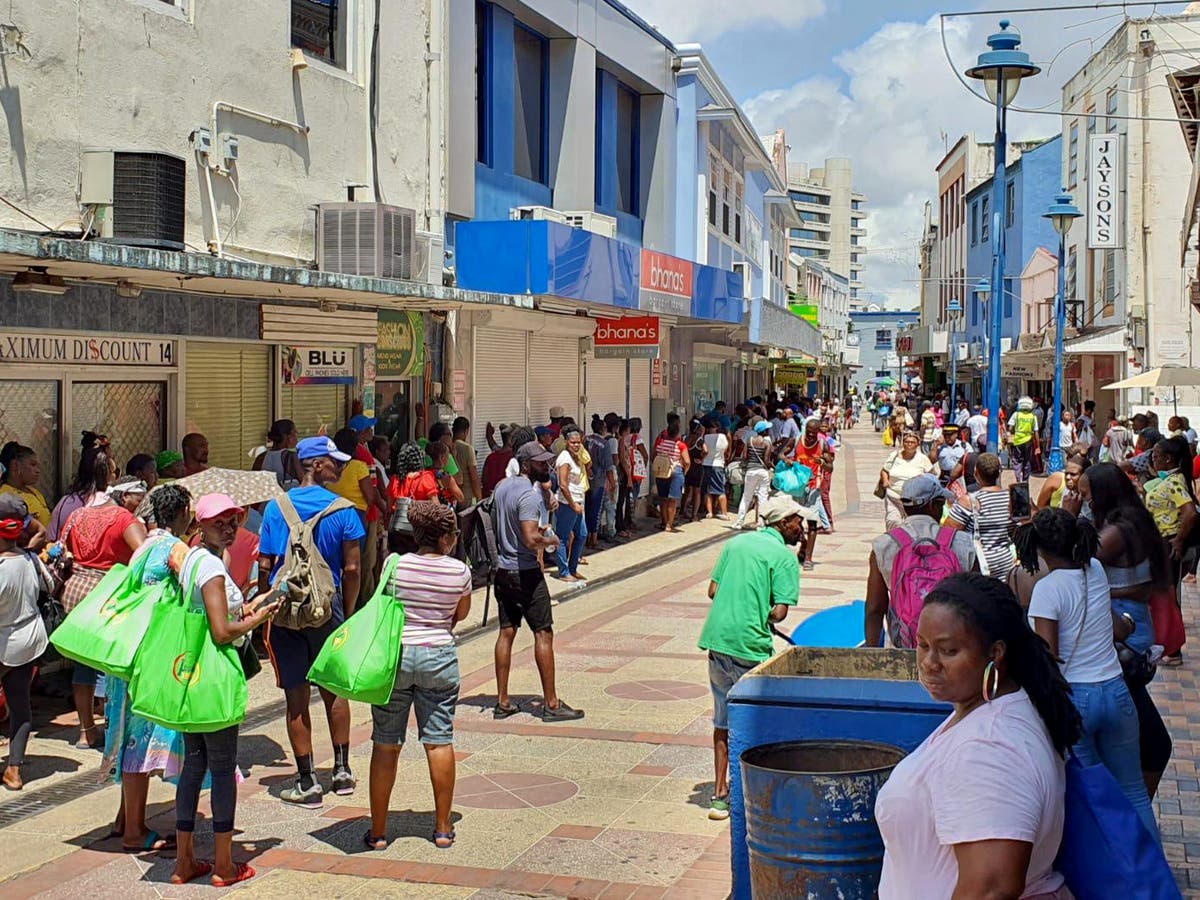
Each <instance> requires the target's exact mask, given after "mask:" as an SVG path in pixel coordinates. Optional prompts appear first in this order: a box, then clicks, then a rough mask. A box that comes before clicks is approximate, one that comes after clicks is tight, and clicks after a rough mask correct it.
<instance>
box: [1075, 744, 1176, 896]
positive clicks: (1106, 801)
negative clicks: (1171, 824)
mask: <svg viewBox="0 0 1200 900" xmlns="http://www.w3.org/2000/svg"><path fill="white" fill-rule="evenodd" d="M1064 806H1065V810H1064V812H1065V815H1064V823H1063V837H1062V845H1061V846H1060V847H1059V851H1058V859H1057V860H1055V864H1054V867H1055V868H1056V869H1057V870H1058V871H1060V872H1062V873H1063V876H1064V877H1065V878H1066V879H1067V887H1069V888H1070V889H1071V893H1072V894H1074V895H1075V900H1112V898H1113V897H1120V898H1121V900H1182V897H1183V895H1182V894H1181V893H1180V892H1179V886H1178V885H1177V884H1176V883H1175V876H1174V875H1172V874H1171V867H1170V865H1169V864H1168V863H1167V858H1166V856H1165V855H1163V849H1162V845H1161V844H1159V842H1158V841H1157V840H1156V839H1155V836H1154V835H1152V834H1150V833H1149V832H1148V831H1147V830H1146V826H1145V825H1144V824H1142V820H1141V818H1140V817H1139V816H1138V814H1137V812H1136V811H1135V810H1134V808H1133V804H1132V803H1130V802H1129V800H1128V799H1127V798H1126V796H1125V795H1124V794H1123V793H1121V786H1120V785H1119V784H1117V780H1116V779H1115V778H1114V777H1113V775H1112V773H1111V772H1109V771H1108V769H1106V768H1105V767H1104V766H1102V765H1096V766H1085V765H1084V764H1083V763H1081V762H1080V761H1079V758H1078V757H1076V756H1075V754H1074V753H1071V757H1070V759H1068V760H1067V790H1066V798H1065V800H1064Z"/></svg>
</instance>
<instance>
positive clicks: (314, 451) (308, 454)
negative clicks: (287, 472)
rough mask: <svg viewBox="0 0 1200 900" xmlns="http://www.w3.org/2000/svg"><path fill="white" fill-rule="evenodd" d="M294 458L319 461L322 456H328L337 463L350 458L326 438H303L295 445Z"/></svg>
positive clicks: (347, 460)
mask: <svg viewBox="0 0 1200 900" xmlns="http://www.w3.org/2000/svg"><path fill="white" fill-rule="evenodd" d="M296 456H298V457H299V458H300V459H320V458H321V457H322V456H328V457H329V458H330V459H333V460H337V461H338V462H343V463H344V462H349V461H350V457H349V456H348V455H347V454H345V453H343V452H342V451H341V450H339V449H338V448H337V444H335V443H334V442H333V441H332V440H330V439H329V438H327V437H310V438H305V439H304V440H302V441H301V442H300V443H299V444H297V445H296Z"/></svg>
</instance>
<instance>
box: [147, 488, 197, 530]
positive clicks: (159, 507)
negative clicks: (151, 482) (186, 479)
mask: <svg viewBox="0 0 1200 900" xmlns="http://www.w3.org/2000/svg"><path fill="white" fill-rule="evenodd" d="M144 502H147V503H149V504H150V509H151V517H152V519H153V520H154V523H155V524H156V525H157V526H158V527H159V528H167V527H169V526H170V525H171V524H173V523H174V522H175V520H176V519H178V518H179V517H180V516H181V515H183V512H184V510H186V509H187V508H188V507H189V506H191V503H192V495H191V493H190V492H189V491H188V489H187V488H185V487H180V486H179V485H177V484H164V485H160V486H159V487H156V488H155V489H154V490H153V491H151V492H150V496H149V497H147V498H146V500H145V501H144Z"/></svg>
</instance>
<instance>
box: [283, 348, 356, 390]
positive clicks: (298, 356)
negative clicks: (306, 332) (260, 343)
mask: <svg viewBox="0 0 1200 900" xmlns="http://www.w3.org/2000/svg"><path fill="white" fill-rule="evenodd" d="M279 349H280V352H279V362H280V368H281V370H282V371H281V374H282V376H283V383H284V385H285V386H291V387H297V386H302V385H307V384H354V348H353V347H280V348H279Z"/></svg>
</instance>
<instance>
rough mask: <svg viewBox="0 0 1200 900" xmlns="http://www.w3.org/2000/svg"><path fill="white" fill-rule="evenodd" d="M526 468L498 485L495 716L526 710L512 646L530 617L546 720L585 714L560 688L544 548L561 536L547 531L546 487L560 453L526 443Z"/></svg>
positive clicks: (520, 461) (522, 456)
mask: <svg viewBox="0 0 1200 900" xmlns="http://www.w3.org/2000/svg"><path fill="white" fill-rule="evenodd" d="M515 458H516V462H517V465H518V466H520V471H519V472H518V473H517V474H516V475H510V476H509V477H508V478H505V479H504V480H503V481H501V482H500V484H499V485H497V486H496V492H495V494H494V495H493V496H494V498H495V504H496V513H495V515H496V549H497V551H498V552H497V557H498V562H499V566H498V568H497V571H496V604H497V606H499V608H500V633H499V634H498V635H497V636H496V706H495V708H494V709H493V710H492V717H493V718H496V719H507V718H508V717H509V716H511V715H515V714H516V713H517V712H519V711H520V710H519V709H518V708H517V707H516V706H514V705H513V704H512V703H511V702H510V700H509V696H508V673H509V670H510V668H511V666H512V645H513V640H514V639H515V638H516V636H517V628H519V627H520V625H521V620H522V619H524V620H525V623H526V624H527V625H528V626H529V629H530V630H531V631H532V632H533V658H534V661H535V662H536V663H537V668H538V674H539V675H540V676H541V680H542V696H543V697H544V698H545V702H544V703H543V704H542V711H541V716H542V720H543V721H545V722H568V721H572V720H574V719H582V718H583V710H578V709H572V708H571V707H570V706H568V705H567V704H566V703H563V702H562V701H561V700H560V699H559V698H558V694H557V692H556V691H555V689H554V616H553V614H552V613H551V608H550V589H549V588H548V587H547V586H546V578H545V576H544V575H543V574H542V567H541V566H540V565H539V564H538V552H539V551H542V550H549V551H554V550H556V549H557V548H558V538H556V537H555V536H554V533H553V532H549V531H546V530H543V527H542V521H543V520H542V514H543V513H544V512H545V511H546V505H545V500H544V494H543V492H542V488H541V485H542V484H543V483H544V482H545V481H547V480H548V479H549V478H550V463H551V462H552V461H553V460H554V454H553V453H551V452H550V451H549V450H547V449H546V448H545V447H543V446H542V445H541V444H540V443H538V442H537V441H530V442H528V443H527V444H523V445H521V447H520V448H518V449H517V454H516V457H515Z"/></svg>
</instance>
